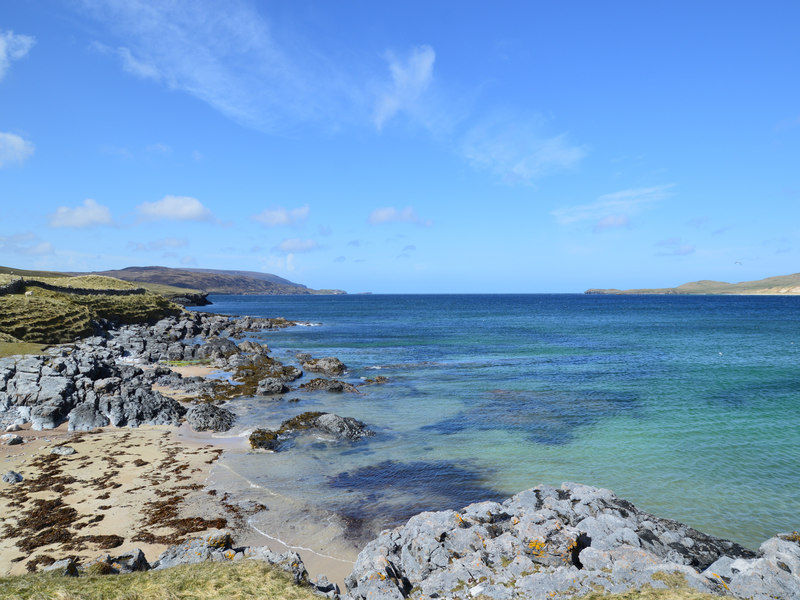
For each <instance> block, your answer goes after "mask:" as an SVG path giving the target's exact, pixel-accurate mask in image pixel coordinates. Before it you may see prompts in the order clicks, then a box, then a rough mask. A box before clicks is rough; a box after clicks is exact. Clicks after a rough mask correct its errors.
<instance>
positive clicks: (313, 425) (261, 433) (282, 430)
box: [250, 412, 375, 452]
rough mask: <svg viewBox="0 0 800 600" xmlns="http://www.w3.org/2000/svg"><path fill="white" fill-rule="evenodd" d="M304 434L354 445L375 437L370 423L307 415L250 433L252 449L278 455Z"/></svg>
mask: <svg viewBox="0 0 800 600" xmlns="http://www.w3.org/2000/svg"><path fill="white" fill-rule="evenodd" d="M301 433H306V434H309V433H310V434H316V435H327V436H333V438H334V439H337V440H349V441H351V442H355V441H358V440H360V439H362V438H365V437H370V436H373V435H375V432H374V431H372V430H371V429H369V428H368V427H367V425H366V423H362V422H361V421H359V420H357V419H354V418H353V417H340V416H339V415H334V414H332V413H324V412H305V413H302V414H300V415H297V416H296V417H293V418H291V419H287V420H286V421H284V422H283V423H281V426H280V427H279V428H278V429H277V430H271V429H256V430H255V431H254V432H253V433H251V434H250V446H251V447H252V448H257V449H262V450H272V451H273V452H277V451H278V450H280V449H281V448H282V447H284V446H285V445H286V443H287V442H289V441H291V440H293V439H294V438H295V437H296V436H297V435H299V434H301Z"/></svg>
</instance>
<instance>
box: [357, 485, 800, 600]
mask: <svg viewBox="0 0 800 600" xmlns="http://www.w3.org/2000/svg"><path fill="white" fill-rule="evenodd" d="M799 540H800V538H798V536H796V535H795V536H794V537H793V536H779V537H778V538H773V539H771V540H769V541H768V542H765V544H764V545H762V547H761V549H760V550H759V554H758V556H756V555H755V554H754V553H753V552H751V551H749V550H747V549H746V548H743V547H741V546H739V545H737V544H735V543H733V542H730V541H727V540H722V539H718V538H714V537H712V536H709V535H706V534H703V533H701V532H699V531H696V530H694V529H692V528H690V527H688V526H686V525H683V524H681V523H678V522H676V521H671V520H668V519H660V518H657V517H654V516H653V515H650V514H648V513H646V512H644V511H640V510H639V509H637V508H636V507H635V506H634V505H633V504H631V503H630V502H627V501H625V500H622V499H620V498H618V497H617V496H615V495H614V494H613V493H612V492H611V491H609V490H604V489H599V488H593V487H589V486H584V485H577V484H564V485H562V486H561V488H559V489H556V488H552V487H547V486H540V487H538V488H534V489H531V490H527V491H525V492H522V493H520V494H517V495H516V496H513V497H512V498H510V499H508V500H506V501H505V502H503V503H502V504H500V503H497V502H482V503H478V504H472V505H470V506H468V507H466V508H465V509H463V510H462V511H460V512H456V511H443V512H427V513H421V514H419V515H417V516H415V517H412V518H411V519H410V520H409V521H408V523H407V524H406V525H404V526H402V527H398V528H396V529H393V530H388V531H384V532H382V533H381V534H380V536H379V537H378V538H377V539H375V540H373V541H372V542H370V543H369V544H368V545H367V546H366V547H365V548H364V550H362V552H361V553H360V554H359V556H358V559H357V561H356V565H355V568H354V569H353V571H352V573H351V574H350V575H349V576H348V577H347V579H346V580H345V581H346V584H347V586H348V590H349V592H348V598H350V599H351V600H357V599H366V598H369V600H381V599H389V598H391V599H395V600H401V599H402V598H421V597H423V596H429V597H438V598H472V597H476V596H481V597H485V598H493V599H496V600H511V599H512V598H577V597H580V596H583V595H585V594H587V593H589V592H591V591H596V590H601V591H602V590H605V591H607V592H615V593H616V592H622V591H625V590H628V589H638V588H641V587H642V586H644V585H650V586H652V587H654V588H664V587H666V585H667V583H666V581H668V580H670V578H673V579H674V578H675V577H676V576H677V578H678V579H682V580H685V582H686V585H688V586H690V587H692V588H696V589H697V590H701V591H704V592H709V593H713V594H721V595H726V594H730V593H734V595H736V596H737V597H740V598H750V597H752V598H757V599H758V600H766V599H767V598H787V599H789V598H793V599H795V600H796V599H798V598H800V542H799Z"/></svg>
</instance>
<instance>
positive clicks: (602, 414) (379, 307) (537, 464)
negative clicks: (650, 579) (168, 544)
mask: <svg viewBox="0 0 800 600" xmlns="http://www.w3.org/2000/svg"><path fill="white" fill-rule="evenodd" d="M211 300H212V301H213V302H214V304H213V305H211V306H209V307H203V308H202V309H201V310H206V311H210V312H220V313H225V314H239V315H253V316H268V317H277V316H282V317H286V318H288V319H293V320H301V321H311V322H316V323H320V325H319V326H316V327H294V328H290V329H286V330H282V331H279V332H269V333H265V334H263V335H260V336H259V341H262V342H265V343H267V344H268V345H269V346H270V347H271V348H272V349H273V352H274V356H276V357H277V358H279V359H281V360H283V361H285V362H296V360H295V358H294V354H295V353H296V352H299V351H305V352H310V353H312V354H313V355H315V356H337V357H339V358H340V359H341V360H342V361H344V362H345V363H346V364H347V365H348V367H349V370H348V373H347V374H346V376H345V377H344V379H346V380H347V381H350V382H353V383H359V382H360V381H361V380H362V379H363V378H367V377H375V376H376V375H384V376H386V377H388V378H389V383H387V384H383V385H375V386H368V387H363V388H361V390H362V393H361V394H358V395H353V394H345V395H335V394H325V393H311V394H309V393H300V392H298V393H290V394H289V395H287V398H288V397H297V398H300V402H297V403H290V402H285V401H284V402H277V401H270V402H264V401H263V400H253V401H251V402H249V403H248V402H247V401H243V402H240V404H239V406H238V408H239V412H240V416H241V419H242V423H243V426H250V427H251V428H252V426H272V425H275V424H277V423H278V422H280V421H281V420H283V419H285V418H288V417H289V416H294V415H295V414H297V413H299V412H302V411H305V410H325V411H329V412H335V413H337V414H340V415H343V416H353V417H356V418H358V419H360V420H363V421H365V422H367V423H368V424H369V425H370V426H372V427H373V428H375V429H376V430H378V435H377V436H376V437H374V438H370V439H368V440H364V441H361V442H358V443H356V444H352V445H350V444H347V445H344V446H342V445H328V444H323V443H318V442H317V443H315V442H313V441H311V442H309V443H307V444H303V443H300V444H298V446H297V447H296V448H294V449H292V450H289V451H287V452H285V453H278V454H276V455H275V459H274V460H271V461H270V462H269V466H268V467H267V463H265V462H264V460H263V456H261V457H259V456H255V455H247V456H244V457H242V459H241V461H240V463H239V464H238V467H237V468H240V469H242V470H243V472H246V473H247V476H248V477H249V478H250V479H251V480H255V481H260V479H259V478H262V479H263V483H264V485H268V486H269V487H270V489H277V490H279V491H280V492H281V493H286V494H292V493H294V494H299V495H302V496H303V497H304V498H306V499H308V500H309V501H312V502H314V503H316V504H317V505H319V506H322V507H324V508H326V509H329V510H335V511H337V512H338V513H340V514H344V515H346V516H349V517H352V518H357V519H366V520H367V521H368V522H369V523H370V524H372V525H374V526H375V527H382V526H387V525H392V524H395V523H397V522H399V521H401V520H403V519H405V518H407V517H408V516H410V515H411V514H413V513H415V512H418V511H420V510H425V509H443V508H460V507H461V506H463V505H465V504H468V503H470V502H474V501H478V500H484V499H488V498H503V497H506V496H508V495H510V494H513V493H515V492H518V491H520V490H522V489H526V488H528V487H531V486H533V485H536V484H538V483H549V484H554V485H558V484H560V483H561V482H562V481H579V482H582V483H587V484H592V485H598V486H602V487H608V488H611V489H613V490H614V491H615V492H616V493H617V494H618V495H619V496H622V497H625V498H627V499H629V500H631V501H633V502H634V503H636V504H637V505H638V506H640V507H641V508H644V509H646V510H649V511H650V512H653V513H655V514H657V515H659V516H664V517H670V518H675V519H679V520H681V521H684V522H687V523H689V524H690V525H692V526H694V527H697V528H698V529H701V530H704V531H707V532H709V533H712V534H715V535H720V536H723V537H728V538H731V539H734V540H736V541H738V542H740V543H743V544H746V545H749V546H751V547H755V546H757V545H758V544H759V543H760V542H761V541H763V540H764V539H766V538H767V537H770V536H771V535H773V534H775V533H776V532H779V531H786V530H791V529H797V528H798V527H800V500H799V499H800V297H776V296H587V295H582V294H581V295H572V294H568V295H407V296H406V295H396V296H388V295H373V296H369V295H366V296H212V297H211ZM279 460H280V461H282V462H278V461H279ZM281 465H283V469H282V467H281Z"/></svg>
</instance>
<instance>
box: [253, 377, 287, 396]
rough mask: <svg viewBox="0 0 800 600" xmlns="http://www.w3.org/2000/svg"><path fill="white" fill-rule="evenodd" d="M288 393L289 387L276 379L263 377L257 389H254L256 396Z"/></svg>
mask: <svg viewBox="0 0 800 600" xmlns="http://www.w3.org/2000/svg"><path fill="white" fill-rule="evenodd" d="M288 391H289V386H288V385H286V383H284V382H283V381H282V380H281V379H280V378H278V377H265V378H264V379H262V380H261V381H259V382H258V387H257V388H256V394H258V395H259V396H271V395H273V394H285V393H286V392H288Z"/></svg>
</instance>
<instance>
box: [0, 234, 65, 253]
mask: <svg viewBox="0 0 800 600" xmlns="http://www.w3.org/2000/svg"><path fill="white" fill-rule="evenodd" d="M0 251H2V252H4V253H10V254H22V255H25V256H42V255H45V254H53V245H52V244H51V243H50V242H40V241H39V239H38V238H37V237H36V236H35V235H34V234H33V233H20V234H17V235H10V236H2V235H0Z"/></svg>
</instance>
